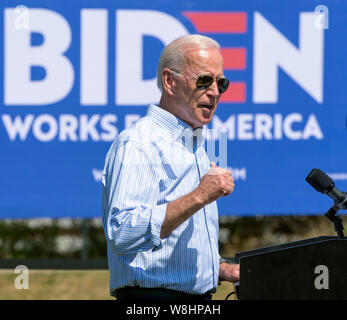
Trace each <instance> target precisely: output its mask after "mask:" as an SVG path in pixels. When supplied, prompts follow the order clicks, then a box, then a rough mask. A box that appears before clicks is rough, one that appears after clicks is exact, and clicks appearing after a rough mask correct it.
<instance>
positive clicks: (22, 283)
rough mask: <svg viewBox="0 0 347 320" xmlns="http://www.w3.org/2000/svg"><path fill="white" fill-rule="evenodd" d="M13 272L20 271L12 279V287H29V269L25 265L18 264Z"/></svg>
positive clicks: (19, 288)
mask: <svg viewBox="0 0 347 320" xmlns="http://www.w3.org/2000/svg"><path fill="white" fill-rule="evenodd" d="M14 273H20V275H19V276H17V277H16V279H15V280H14V287H15V288H16V289H18V290H21V289H26V290H27V289H29V269H28V267H27V266H24V265H19V266H17V267H16V268H15V269H14Z"/></svg>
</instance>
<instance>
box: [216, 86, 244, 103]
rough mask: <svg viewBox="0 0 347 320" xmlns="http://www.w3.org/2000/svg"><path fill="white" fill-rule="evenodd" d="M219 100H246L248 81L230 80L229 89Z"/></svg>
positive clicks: (242, 101) (241, 101)
mask: <svg viewBox="0 0 347 320" xmlns="http://www.w3.org/2000/svg"><path fill="white" fill-rule="evenodd" d="M219 102H234V103H235V102H240V103H244V102H246V83H245V82H230V84H229V88H228V90H227V91H225V92H224V93H223V94H222V96H221V98H220V100H219Z"/></svg>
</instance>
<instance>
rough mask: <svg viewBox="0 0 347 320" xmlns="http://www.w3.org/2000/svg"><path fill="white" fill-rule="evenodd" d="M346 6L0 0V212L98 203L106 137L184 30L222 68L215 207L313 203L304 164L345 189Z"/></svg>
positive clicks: (145, 91) (272, 209)
mask: <svg viewBox="0 0 347 320" xmlns="http://www.w3.org/2000/svg"><path fill="white" fill-rule="evenodd" d="M346 16H347V3H345V2H343V1H340V0H329V1H326V2H325V3H324V4H321V5H318V2H317V1H313V0H312V1H311V0H306V1H301V0H286V1H277V0H271V1H270V0H264V1H256V0H249V1H238V0H235V1H227V0H222V1H213V2H212V1H206V0H199V1H197V0H191V1H182V0H177V1H170V2H167V1H163V0H162V1H159V0H153V1H125V0H119V1H106V0H99V1H92V0H90V1H87V0H74V1H70V0H52V1H48V0H47V1H42V0H41V1H39V0H21V1H15V0H2V1H1V2H0V25H1V26H2V28H1V29H0V144H1V157H0V159H1V160H0V161H1V162H0V164H1V166H0V178H1V180H0V181H1V182H0V183H1V184H0V218H27V217H28V218H29V217H55V218H59V217H85V218H88V217H100V216H101V182H100V179H101V173H102V169H103V165H104V159H105V155H106V153H107V150H108V149H109V147H110V145H111V143H112V141H113V140H114V138H115V137H116V136H117V135H118V134H119V132H121V131H122V130H123V129H124V128H127V127H129V126H131V125H132V124H133V123H135V122H136V121H137V120H138V119H139V118H140V117H142V116H144V115H145V112H146V109H147V108H146V106H147V105H148V104H150V103H157V102H158V100H159V97H160V92H159V90H158V89H157V87H156V68H157V63H158V59H159V56H160V53H161V50H162V49H163V48H164V46H165V45H166V44H168V43H169V42H171V41H172V40H173V39H175V38H177V37H179V36H182V35H184V34H189V33H200V34H204V35H207V36H210V37H212V38H214V39H216V40H217V41H218V42H219V43H220V44H221V47H222V48H221V50H222V54H223V56H224V60H225V75H226V76H227V77H228V78H230V80H231V84H230V88H229V89H228V91H227V92H226V93H225V94H224V95H223V97H222V98H221V101H220V104H219V107H218V110H217V112H216V114H215V117H214V119H213V121H212V122H211V123H210V124H209V125H208V126H207V128H208V129H210V130H211V131H213V132H217V133H218V134H217V138H218V137H219V138H220V139H221V137H222V136H223V137H226V140H227V163H226V165H227V166H228V167H229V168H230V169H231V170H232V172H233V176H234V179H235V190H234V192H233V194H232V195H230V196H228V197H225V198H223V199H220V200H218V205H219V211H220V215H237V216H238V215H289V214H321V213H325V212H326V211H327V210H328V209H329V208H330V206H331V205H332V200H331V199H330V198H328V197H327V196H325V195H322V194H320V193H318V192H316V191H315V190H314V189H313V188H312V187H311V186H310V185H309V184H308V183H307V182H306V181H305V177H306V176H307V175H308V173H309V172H310V171H311V169H312V168H320V169H321V170H322V171H324V172H326V173H328V174H329V175H330V176H331V177H332V178H333V179H334V181H335V182H336V186H337V187H338V188H339V189H340V190H341V191H343V190H346V189H347V148H346V147H347V130H346V124H347V118H346V115H347V104H346V103H347V90H346V74H347V59H346V57H347V44H346V42H345V36H346V34H347V24H346ZM219 133H223V135H222V134H221V135H219ZM213 138H215V137H214V136H213V137H211V135H210V136H209V138H208V139H209V140H212V141H214V140H213ZM217 142H218V141H217ZM219 142H220V143H219V145H222V143H221V141H219ZM216 150H217V151H216V159H218V157H219V158H221V154H222V152H221V151H220V155H219V156H218V143H217V145H216ZM219 160H221V159H219Z"/></svg>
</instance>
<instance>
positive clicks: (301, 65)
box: [253, 12, 324, 103]
mask: <svg viewBox="0 0 347 320" xmlns="http://www.w3.org/2000/svg"><path fill="white" fill-rule="evenodd" d="M315 19H316V14H315V13H313V12H312V13H308V12H305V13H300V29H299V49H297V48H296V47H295V46H294V45H293V44H292V43H291V42H289V41H288V39H287V38H285V37H284V35H283V34H282V33H280V32H279V31H278V30H277V29H276V28H275V27H274V26H273V25H272V24H270V22H269V21H268V20H266V19H265V18H264V17H263V16H262V15H261V14H260V13H259V12H255V13H254V62H253V63H254V70H253V102H254V103H277V101H278V96H277V95H278V69H279V67H280V68H282V69H283V70H284V71H285V72H286V73H287V74H288V75H289V76H290V77H291V78H292V79H293V80H294V81H296V82H297V83H298V84H299V85H300V86H301V87H302V88H303V89H304V90H305V91H306V92H307V93H308V94H309V95H311V97H312V98H313V99H315V100H316V101H317V102H318V103H322V102H323V52H324V41H323V39H324V32H323V29H322V28H320V29H319V28H316V27H315Z"/></svg>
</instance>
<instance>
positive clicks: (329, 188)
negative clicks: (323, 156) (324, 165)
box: [306, 169, 347, 210]
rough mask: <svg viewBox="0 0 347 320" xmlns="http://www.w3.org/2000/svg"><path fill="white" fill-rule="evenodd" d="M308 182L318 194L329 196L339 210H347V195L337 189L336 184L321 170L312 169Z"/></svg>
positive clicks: (307, 178)
mask: <svg viewBox="0 0 347 320" xmlns="http://www.w3.org/2000/svg"><path fill="white" fill-rule="evenodd" d="M306 181H307V182H308V183H309V184H310V185H311V186H312V187H313V188H315V189H316V190H317V191H318V192H321V193H323V194H326V195H328V196H329V197H330V198H332V199H333V200H334V201H335V204H336V205H337V206H338V207H339V209H342V210H344V209H347V193H346V192H341V191H340V190H339V189H337V188H336V187H335V182H334V181H333V180H332V179H331V178H330V177H329V176H328V175H327V174H325V173H324V172H323V171H321V170H320V169H312V170H311V172H310V173H309V174H308V176H307V177H306Z"/></svg>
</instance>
